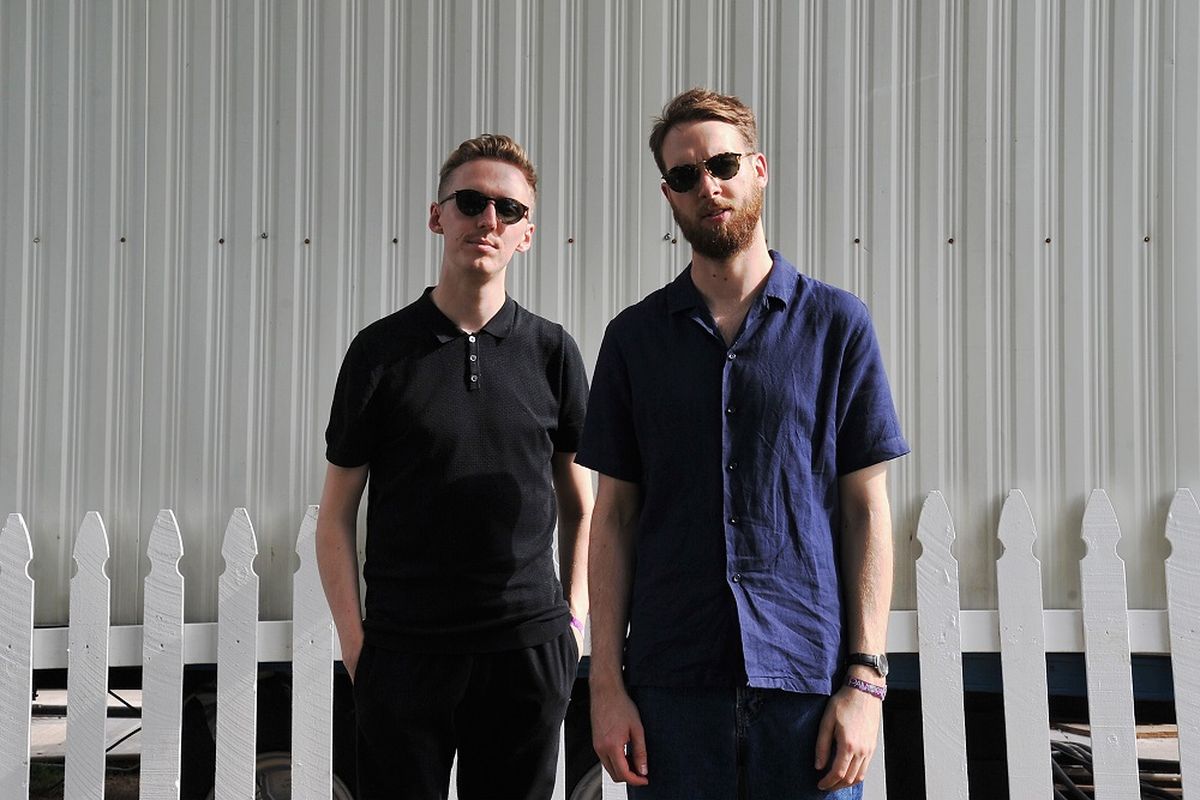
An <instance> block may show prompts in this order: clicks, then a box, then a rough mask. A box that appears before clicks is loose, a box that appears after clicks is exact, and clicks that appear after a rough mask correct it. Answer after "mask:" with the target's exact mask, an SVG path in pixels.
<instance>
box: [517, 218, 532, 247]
mask: <svg viewBox="0 0 1200 800" xmlns="http://www.w3.org/2000/svg"><path fill="white" fill-rule="evenodd" d="M534 227H535V226H534V224H533V223H532V222H531V223H529V224H528V225H526V226H525V235H524V236H522V237H521V241H519V242H517V248H516V251H517V252H518V253H526V252H528V251H529V248H530V247H532V246H533V229H534Z"/></svg>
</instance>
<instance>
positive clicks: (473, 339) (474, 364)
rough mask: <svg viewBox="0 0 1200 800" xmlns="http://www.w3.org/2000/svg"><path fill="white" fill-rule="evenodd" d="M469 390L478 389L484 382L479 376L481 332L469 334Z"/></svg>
mask: <svg viewBox="0 0 1200 800" xmlns="http://www.w3.org/2000/svg"><path fill="white" fill-rule="evenodd" d="M467 376H468V377H467V390H468V391H472V392H475V391H478V390H479V384H480V383H481V382H482V381H481V380H480V377H479V334H477V333H469V334H467Z"/></svg>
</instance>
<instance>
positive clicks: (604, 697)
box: [592, 685, 650, 786]
mask: <svg viewBox="0 0 1200 800" xmlns="http://www.w3.org/2000/svg"><path fill="white" fill-rule="evenodd" d="M627 744H628V745H629V755H626V754H625V746H626V745H627ZM592 747H594V748H595V749H596V755H598V756H600V763H601V764H603V765H604V769H605V770H607V771H608V774H609V775H610V776H611V777H612V779H613V780H614V781H616V782H617V783H627V784H629V785H630V786H645V785H646V784H648V783H649V782H650V781H649V780H647V778H646V776H647V775H648V774H649V770H648V769H647V766H646V734H645V731H643V730H642V719H641V717H640V716H639V715H638V710H637V706H635V705H634V704H633V700H631V699H630V697H629V694H628V693H627V692H626V691H625V688H624V687H623V686H617V687H613V688H611V689H608V690H604V689H598V688H597V687H596V686H594V685H593V687H592Z"/></svg>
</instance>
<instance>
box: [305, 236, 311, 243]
mask: <svg viewBox="0 0 1200 800" xmlns="http://www.w3.org/2000/svg"><path fill="white" fill-rule="evenodd" d="M304 243H305V244H312V239H309V238H308V237H307V236H306V237H304Z"/></svg>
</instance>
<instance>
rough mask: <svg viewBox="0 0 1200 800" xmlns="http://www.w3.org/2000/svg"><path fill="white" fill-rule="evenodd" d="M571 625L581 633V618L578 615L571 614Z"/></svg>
mask: <svg viewBox="0 0 1200 800" xmlns="http://www.w3.org/2000/svg"><path fill="white" fill-rule="evenodd" d="M571 627H572V628H574V629H575V630H577V631H579V632H580V633H583V620H581V619H580V618H579V617H577V616H575V615H574V614H572V615H571Z"/></svg>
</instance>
